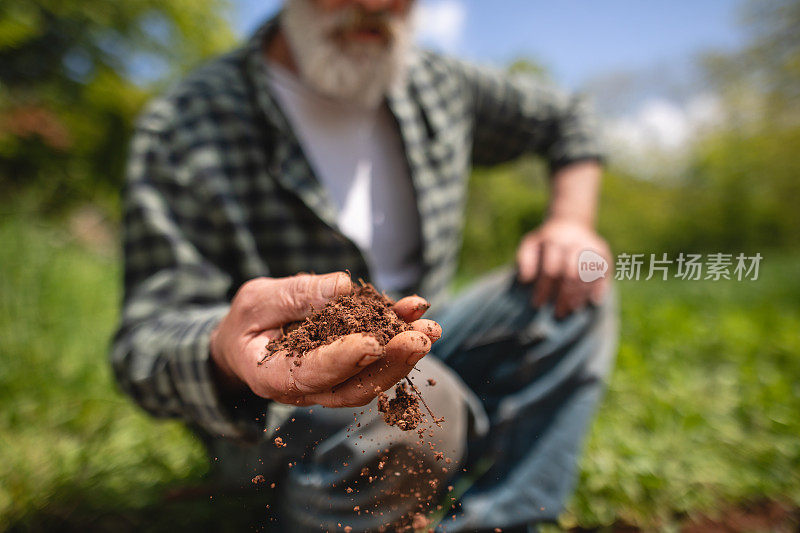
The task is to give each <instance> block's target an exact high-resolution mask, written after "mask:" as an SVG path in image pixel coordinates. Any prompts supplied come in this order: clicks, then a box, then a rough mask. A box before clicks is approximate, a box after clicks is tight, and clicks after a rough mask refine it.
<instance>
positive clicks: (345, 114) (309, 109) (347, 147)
mask: <svg viewBox="0 0 800 533" xmlns="http://www.w3.org/2000/svg"><path fill="white" fill-rule="evenodd" d="M266 70H267V72H268V75H267V79H268V81H269V85H270V87H271V89H272V91H273V93H274V95H275V97H276V98H277V100H278V103H279V104H280V105H281V109H282V110H283V112H284V114H285V115H286V117H287V118H288V119H289V122H290V123H291V125H292V127H293V129H294V131H295V134H296V135H297V138H298V140H299V141H300V144H301V146H302V148H303V151H304V152H305V154H306V156H307V157H308V159H309V162H310V164H311V167H312V168H313V169H314V172H315V174H316V176H317V177H318V178H319V180H320V182H321V183H322V185H323V186H324V187H325V188H326V189H327V191H328V193H329V196H330V198H331V199H332V200H333V202H334V204H335V206H336V208H337V209H338V217H337V222H338V225H339V230H340V231H341V232H342V233H343V234H344V235H345V236H347V237H348V238H349V239H350V240H352V241H353V242H354V243H355V244H356V245H357V246H358V247H359V248H360V249H361V251H362V253H363V254H364V257H365V258H366V260H367V264H368V267H369V269H370V273H371V274H372V278H373V281H374V282H375V285H376V286H377V287H378V289H379V290H387V291H389V290H396V289H403V288H407V287H409V286H411V285H413V284H414V283H415V282H416V281H417V279H418V278H419V275H420V273H421V267H420V265H419V247H420V232H419V213H418V212H417V205H416V201H415V196H414V189H413V185H412V183H411V178H410V176H409V173H408V167H407V164H406V161H405V157H404V152H403V146H402V141H401V138H400V132H399V129H398V126H397V124H396V122H395V120H394V117H392V115H391V113H390V112H389V110H388V108H387V107H386V106H379V107H378V108H376V109H366V108H363V107H358V106H355V105H350V104H348V103H346V102H341V101H338V100H334V99H331V98H328V97H326V96H323V95H321V94H319V93H317V92H315V91H314V90H313V89H310V88H309V87H307V86H306V85H305V84H303V82H302V81H301V80H300V79H298V78H297V77H296V76H295V75H294V74H293V73H291V72H289V71H288V70H286V69H285V68H283V67H281V66H280V65H277V64H275V63H273V62H268V68H267V69H266Z"/></svg>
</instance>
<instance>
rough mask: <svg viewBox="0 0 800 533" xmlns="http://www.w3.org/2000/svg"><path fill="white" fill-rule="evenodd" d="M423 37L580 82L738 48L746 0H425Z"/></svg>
mask: <svg viewBox="0 0 800 533" xmlns="http://www.w3.org/2000/svg"><path fill="white" fill-rule="evenodd" d="M280 4H281V2H280V1H279V0H234V12H233V13H232V20H233V23H234V26H235V28H236V29H237V31H238V32H239V33H240V34H241V35H245V34H247V33H249V32H250V31H252V29H253V28H254V27H256V26H257V25H258V22H259V21H260V20H263V19H264V18H265V17H267V16H268V15H269V14H270V13H273V12H275V10H276V9H277V8H278V6H279V5H280ZM421 4H422V20H421V40H422V41H423V43H424V44H426V45H427V46H430V47H433V48H437V49H440V50H443V51H446V52H448V53H451V54H454V55H457V56H460V57H465V58H468V59H472V60H475V61H479V62H482V63H493V64H497V65H505V64H508V63H509V62H510V61H512V60H513V59H515V58H518V57H531V58H534V59H536V60H537V61H539V62H541V63H543V64H544V65H545V66H546V67H547V68H548V70H549V71H550V72H551V73H552V75H553V76H554V77H555V78H556V79H557V80H558V81H560V82H561V83H563V84H565V85H568V86H570V87H580V86H582V85H583V84H584V83H585V82H586V81H587V80H590V79H593V78H595V77H597V76H600V75H604V74H606V73H608V72H612V71H620V70H622V71H628V70H641V69H647V68H648V67H652V66H654V65H657V64H659V63H670V64H675V63H681V62H687V61H691V59H692V58H693V57H694V56H695V54H696V53H697V52H700V51H703V50H708V49H723V50H726V49H734V48H736V47H737V46H739V45H740V44H741V42H742V40H743V37H744V36H743V31H742V29H741V28H740V27H739V26H738V24H737V20H738V19H737V16H738V7H739V6H740V5H741V4H742V1H741V0H694V1H690V0H677V1H676V0H672V1H667V0H557V1H552V0H551V1H547V2H546V1H543V0H421Z"/></svg>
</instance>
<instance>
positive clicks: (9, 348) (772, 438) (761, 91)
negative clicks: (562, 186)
mask: <svg viewBox="0 0 800 533" xmlns="http://www.w3.org/2000/svg"><path fill="white" fill-rule="evenodd" d="M279 5H280V2H278V1H277V0H237V1H233V2H230V3H226V2H223V1H221V0H130V1H127V0H126V1H124V2H123V1H115V0H27V1H15V0H11V1H4V2H0V405H1V406H2V408H0V531H3V530H29V531H38V530H48V529H53V528H57V529H60V530H76V531H85V530H93V529H113V530H114V531H141V530H175V529H181V528H184V527H185V528H189V527H192V528H194V529H196V530H208V528H209V527H210V528H211V529H214V530H226V529H230V530H232V531H235V530H240V529H239V527H240V526H241V523H242V521H243V520H244V521H246V520H252V519H253V517H255V519H257V520H261V519H263V520H267V519H268V517H269V513H270V511H269V509H267V508H266V506H265V505H266V504H265V502H264V501H263V494H262V495H259V494H256V493H254V492H253V490H252V489H248V488H245V489H244V490H242V491H240V492H239V493H236V494H220V493H212V492H209V489H208V488H207V487H206V485H205V484H204V475H205V474H206V473H207V471H208V464H207V462H206V460H205V457H204V455H203V451H202V446H201V445H200V444H199V443H198V442H197V441H196V440H195V439H194V437H193V436H192V435H190V434H189V432H188V431H187V430H186V429H185V428H184V427H183V426H182V425H181V424H179V423H177V422H163V421H154V420H152V419H151V418H149V417H147V416H146V415H144V414H143V413H142V412H141V411H140V410H139V409H138V408H136V407H135V406H134V405H133V404H132V402H130V401H129V400H128V399H127V398H126V397H124V396H122V395H121V394H120V393H119V392H118V391H117V389H116V386H115V385H114V382H113V378H112V376H111V374H110V370H109V367H108V363H107V355H106V350H107V346H108V341H109V338H110V335H111V334H112V332H113V328H114V325H115V321H116V317H117V312H118V308H117V306H118V304H119V297H120V284H121V274H120V272H121V270H120V263H119V251H118V240H119V238H118V237H119V226H120V212H119V200H118V190H119V187H120V185H121V183H122V176H123V168H124V164H125V154H126V145H127V140H128V136H129V134H130V130H131V125H132V123H133V120H134V119H135V116H136V115H137V113H138V112H139V110H140V109H141V107H142V105H144V103H145V102H146V101H147V100H148V99H149V98H150V97H151V96H152V95H154V94H157V93H158V92H160V91H162V90H164V89H165V88H166V87H167V86H169V85H170V84H172V83H174V82H176V81H177V80H178V79H179V78H180V77H181V76H182V75H183V74H184V73H185V72H187V71H188V70H190V69H192V68H194V67H195V66H196V65H198V64H200V63H201V62H202V61H204V60H206V58H208V57H211V56H213V55H215V54H217V53H220V52H222V51H225V50H228V49H230V48H231V47H233V46H235V45H236V43H237V42H239V41H241V40H242V39H244V38H246V36H247V35H248V34H250V33H251V32H252V31H253V30H254V29H255V28H256V27H257V26H258V25H259V24H260V23H261V22H262V21H263V20H264V19H265V18H267V17H269V16H271V15H272V14H274V13H275V12H276V10H277V9H278V8H279ZM419 7H420V10H419V14H418V20H417V25H418V38H419V41H420V42H421V44H422V45H424V46H427V47H431V48H434V49H436V50H439V51H441V52H443V53H447V54H452V55H455V56H458V57H462V58H465V59H468V60H471V61H475V62H480V63H484V64H491V65H494V66H496V67H497V68H500V69H507V70H509V71H511V72H514V73H516V74H522V75H533V76H545V77H548V78H550V79H552V80H554V81H556V82H558V83H560V84H562V85H564V86H566V87H568V88H570V89H573V90H577V91H582V92H584V93H586V94H587V95H589V96H590V97H591V98H592V99H593V101H594V103H595V107H596V109H597V111H598V114H599V116H600V117H601V124H602V135H603V140H604V142H605V143H606V145H607V146H608V148H609V150H608V151H609V159H608V166H607V171H606V176H605V180H604V184H603V191H602V201H601V210H600V218H599V222H598V224H599V229H600V231H601V232H602V234H603V235H604V236H605V237H606V238H607V239H608V240H609V242H610V243H611V245H612V248H613V249H614V251H615V252H616V253H617V254H620V253H643V254H645V256H647V257H649V255H650V254H656V255H657V256H659V257H660V256H661V254H664V253H666V254H668V256H669V257H673V258H674V257H676V256H677V255H678V254H680V253H700V254H706V255H707V254H712V253H729V254H738V253H746V254H748V255H752V254H756V253H759V254H761V255H762V256H763V260H762V263H761V269H760V275H759V278H758V279H757V280H745V281H737V280H736V279H732V280H721V281H712V280H705V281H688V280H682V279H676V278H675V277H674V275H670V279H669V280H667V281H661V280H660V279H659V278H658V277H656V278H655V279H651V280H650V281H645V280H644V279H640V280H639V281H636V280H628V281H620V282H619V283H617V288H618V290H619V292H620V295H621V301H622V338H621V345H620V352H619V357H618V365H617V368H616V370H615V372H614V374H613V376H612V379H611V383H610V386H609V392H608V395H607V397H606V399H605V401H604V403H603V405H602V407H601V409H600V412H599V414H598V417H597V419H596V421H595V423H594V426H593V428H592V432H591V435H590V437H589V438H588V441H587V445H586V453H585V455H584V459H583V461H582V465H581V466H582V472H581V477H580V480H579V483H578V487H577V491H576V494H575V496H574V497H573V498H572V500H571V501H570V503H569V505H568V508H567V510H566V511H565V513H564V515H563V517H562V519H561V521H560V523H559V525H558V527H560V528H563V529H574V530H581V528H584V529H591V528H596V527H606V526H608V527H614V528H623V527H629V528H631V529H632V530H636V529H637V528H639V529H644V530H671V531H679V530H684V531H795V530H796V529H797V527H798V520H800V518H799V517H800V439H798V437H797V436H798V435H800V335H798V331H800V306H799V305H798V302H800V279H799V278H798V275H797V274H798V265H799V264H800V209H798V205H800V179H798V177H800V1H798V0H773V1H761V0H743V1H735V0H696V1H692V2H688V1H686V2H674V1H672V2H667V1H662V0H658V1H656V0H652V1H647V2H644V1H635V0H626V1H623V0H603V1H590V0H562V1H559V2H543V1H531V0H503V1H502V2H499V1H495V2H490V1H486V0H427V1H422V2H421V5H420V6H419ZM546 181H547V180H546V176H545V173H544V169H543V166H542V164H541V162H540V161H537V160H536V159H534V158H526V159H523V160H521V161H518V162H515V163H513V164H508V165H504V166H502V167H499V168H492V169H478V170H476V171H475V172H474V173H473V175H472V177H471V182H470V197H469V206H468V210H467V212H468V213H469V219H468V220H466V221H465V222H466V226H465V240H464V248H463V253H462V258H461V265H460V269H459V273H458V279H457V281H456V284H457V285H459V286H460V285H461V284H463V283H466V282H468V281H469V280H470V279H473V278H474V277H475V276H477V275H478V274H480V273H482V272H485V271H487V270H489V269H491V268H493V267H495V266H498V265H501V264H503V263H507V262H509V261H511V260H512V258H513V254H514V249H515V246H516V244H517V242H518V240H519V238H520V236H521V235H522V234H523V233H524V232H525V231H528V230H530V229H531V228H533V227H534V226H536V224H537V223H538V222H539V221H540V220H541V218H542V214H543V212H544V209H545V205H546V204H545V203H546V197H547V194H546V187H547V185H546ZM673 267H674V265H673ZM670 272H671V274H674V268H673V270H672V271H670ZM642 277H644V276H642ZM237 524H238V526H237Z"/></svg>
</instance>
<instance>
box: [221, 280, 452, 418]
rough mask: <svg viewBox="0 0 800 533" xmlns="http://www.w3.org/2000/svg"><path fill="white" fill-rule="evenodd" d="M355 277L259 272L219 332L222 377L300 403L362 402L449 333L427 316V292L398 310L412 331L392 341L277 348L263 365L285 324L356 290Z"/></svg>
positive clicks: (358, 337) (363, 339)
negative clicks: (294, 352)
mask: <svg viewBox="0 0 800 533" xmlns="http://www.w3.org/2000/svg"><path fill="white" fill-rule="evenodd" d="M351 290H352V287H351V282H350V276H348V275H347V274H345V273H343V272H335V273H331V274H325V275H311V274H299V275H297V276H291V277H287V278H256V279H253V280H250V281H248V282H247V283H245V284H244V285H242V286H241V287H240V288H239V291H238V292H237V293H236V296H235V297H234V298H233V301H232V302H231V308H230V310H229V311H228V314H227V315H226V316H225V318H223V319H222V321H221V322H220V324H219V326H217V328H216V329H215V330H214V331H213V333H212V334H211V358H212V361H213V362H214V364H215V365H216V367H217V371H218V374H219V375H220V380H221V381H222V383H223V384H224V385H225V386H226V387H227V388H229V389H231V390H237V389H238V390H244V389H245V388H249V389H250V390H252V391H253V392H254V393H255V394H257V395H258V396H261V397H263V398H269V399H271V400H274V401H277V402H281V403H286V404H292V405H313V404H320V405H323V406H325V407H354V406H360V405H365V404H367V403H369V402H370V401H371V400H372V399H373V398H374V397H375V396H376V395H377V394H378V392H380V391H384V390H386V389H389V388H390V387H392V386H393V385H394V384H395V383H397V382H398V381H400V380H401V379H403V378H404V377H405V376H406V375H407V374H408V373H409V372H410V371H411V369H412V368H414V365H415V364H416V363H417V361H419V360H420V359H422V358H423V357H424V356H425V355H426V354H427V353H428V352H429V351H430V349H431V344H432V343H433V342H436V340H438V339H439V337H440V336H441V334H442V329H441V327H440V326H439V324H437V323H436V322H434V321H432V320H427V319H420V317H421V316H422V314H423V313H424V312H425V311H426V310H427V309H428V304H427V302H426V301H425V300H424V299H423V298H420V297H419V296H408V297H406V298H403V299H401V300H399V301H398V302H397V303H396V304H395V306H394V307H393V309H394V311H395V312H396V313H397V314H398V316H400V318H402V319H403V320H405V321H406V322H409V323H410V325H411V326H412V328H413V329H412V330H410V331H404V332H402V333H399V334H398V335H396V336H394V337H393V338H392V339H391V340H390V341H389V342H388V343H387V344H386V346H380V345H379V344H378V341H377V340H376V339H375V338H374V337H371V336H369V335H364V334H362V333H354V334H351V335H346V336H344V337H342V338H340V339H337V340H336V341H334V342H332V343H331V344H327V345H324V346H320V347H319V348H316V349H314V350H312V351H310V352H308V353H306V354H304V355H303V358H302V364H301V365H300V366H296V365H295V364H294V362H295V360H296V359H295V358H294V357H287V356H286V354H285V352H277V353H275V354H273V355H271V356H270V357H269V358H267V359H266V360H265V361H264V363H263V364H261V365H259V361H261V360H262V359H263V358H264V354H265V346H266V345H267V343H268V342H269V341H270V340H272V339H276V338H279V337H280V336H281V327H282V326H283V325H285V324H288V323H290V322H294V321H297V320H302V319H303V318H305V317H306V316H308V315H309V313H310V312H311V308H312V306H313V307H314V308H315V309H319V308H320V307H322V306H323V305H325V303H327V302H328V301H329V300H331V299H332V298H335V297H336V296H340V295H345V294H350V292H351Z"/></svg>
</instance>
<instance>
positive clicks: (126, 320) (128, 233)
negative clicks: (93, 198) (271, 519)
mask: <svg viewBox="0 0 800 533" xmlns="http://www.w3.org/2000/svg"><path fill="white" fill-rule="evenodd" d="M141 122H146V121H140V123H141ZM202 194H203V190H202V185H201V184H200V183H198V182H197V180H196V179H195V177H193V176H191V173H190V172H189V171H188V169H187V168H186V167H185V166H183V164H182V162H181V158H180V157H179V155H177V154H176V153H175V151H174V150H172V148H171V136H170V135H169V134H167V133H165V132H163V131H159V130H154V129H151V128H146V127H141V126H140V127H139V128H137V131H136V132H135V134H134V137H133V140H132V144H131V150H130V155H129V161H128V168H127V174H126V183H125V189H124V192H123V209H124V222H123V232H124V236H123V242H124V263H125V293H124V299H123V305H122V316H121V320H120V325H119V329H118V331H117V333H116V335H115V337H114V339H113V342H112V348H111V362H112V366H113V370H114V374H115V376H116V379H117V380H118V382H119V384H120V386H121V387H122V389H123V390H124V391H126V392H127V393H128V394H129V395H130V396H132V397H133V399H134V400H135V401H136V402H137V403H139V405H141V406H142V407H143V408H144V409H145V410H147V411H148V412H150V413H152V414H153V415H156V416H159V417H177V418H181V419H183V420H185V421H187V422H188V423H190V424H191V425H195V426H199V427H200V428H201V429H202V430H204V431H205V432H207V433H209V434H210V435H212V436H224V437H229V438H232V439H239V440H245V441H254V440H256V439H258V438H259V436H260V435H261V434H262V433H263V427H264V422H263V421H264V411H265V410H266V405H267V401H266V400H263V399H261V398H258V397H257V396H255V395H252V394H251V397H242V398H226V397H223V395H222V394H221V391H220V390H219V389H218V388H217V386H216V384H215V380H214V375H213V367H212V361H211V359H210V352H209V337H210V335H211V332H212V331H213V329H214V328H215V327H216V325H217V324H218V323H219V321H220V320H221V319H222V317H223V316H224V315H225V314H226V313H227V310H228V307H229V302H228V294H229V291H230V289H231V279H230V276H229V275H227V274H226V273H225V272H224V271H223V270H221V269H220V268H219V267H218V266H216V265H215V264H213V262H212V261H210V260H209V259H208V258H207V257H206V256H204V254H203V253H202V252H201V249H202V248H203V246H202V244H203V239H204V235H205V236H206V237H205V238H210V237H208V234H209V225H210V222H209V219H208V213H207V212H206V210H205V208H204V205H207V202H204V201H202Z"/></svg>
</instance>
